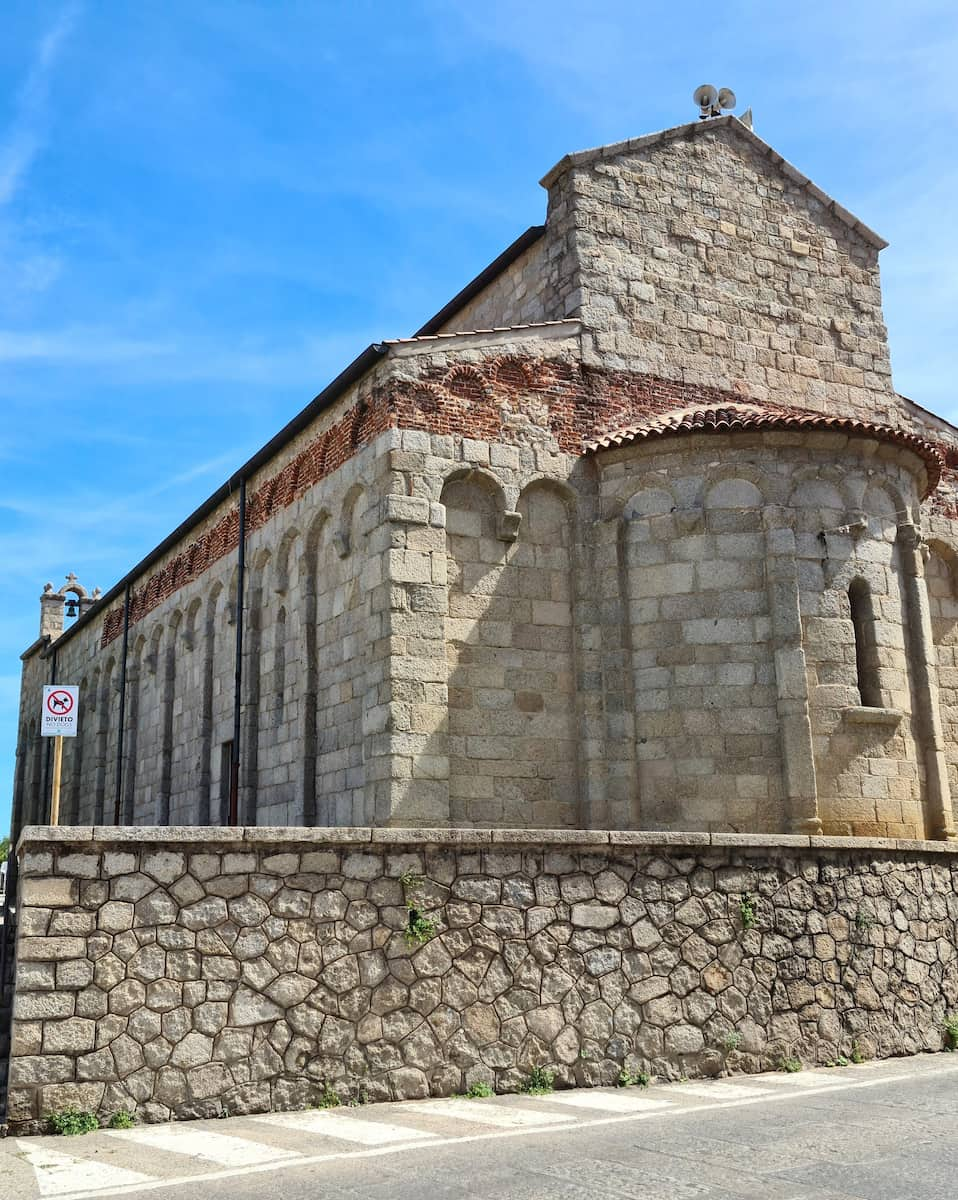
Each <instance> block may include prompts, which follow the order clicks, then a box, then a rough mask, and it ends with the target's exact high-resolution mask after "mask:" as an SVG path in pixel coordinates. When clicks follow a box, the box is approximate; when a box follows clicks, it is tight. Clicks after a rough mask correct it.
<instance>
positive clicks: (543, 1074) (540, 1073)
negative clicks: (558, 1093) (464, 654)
mask: <svg viewBox="0 0 958 1200" xmlns="http://www.w3.org/2000/svg"><path fill="white" fill-rule="evenodd" d="M554 1083H555V1071H550V1070H549V1068H548V1067H533V1068H532V1070H531V1071H530V1072H529V1078H528V1079H527V1080H526V1081H525V1083H524V1084H523V1086H522V1088H521V1090H522V1091H523V1092H525V1093H526V1095H528V1096H544V1095H545V1094H546V1093H547V1092H551V1091H552V1085H553V1084H554Z"/></svg>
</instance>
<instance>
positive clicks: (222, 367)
mask: <svg viewBox="0 0 958 1200" xmlns="http://www.w3.org/2000/svg"><path fill="white" fill-rule="evenodd" d="M382 336H383V333H382V331H378V332H377V331H374V330H372V329H360V330H356V331H353V332H342V333H336V334H331V335H322V334H318V333H310V332H304V333H301V334H299V335H298V336H295V337H292V338H289V339H283V340H272V339H269V338H267V337H263V336H255V337H254V336H249V337H246V338H242V337H237V336H236V335H235V334H234V335H231V336H230V337H228V338H227V337H226V336H225V335H224V336H223V337H222V338H217V337H212V336H206V337H198V336H196V335H195V334H193V333H185V332H183V331H182V330H176V329H175V330H170V331H164V332H162V333H161V334H160V336H158V337H156V338H153V339H151V338H138V337H136V336H127V335H125V334H123V333H116V332H114V331H113V330H111V329H107V328H101V327H96V326H70V327H67V328H63V329H46V330H33V331H29V330H27V331H20V330H11V329H6V330H4V329H0V363H7V364H8V365H10V366H11V367H14V366H20V367H22V368H30V367H32V366H36V367H38V368H42V369H43V370H44V371H47V370H49V368H50V367H57V366H59V367H62V368H69V367H75V368H83V369H86V370H88V371H93V370H95V369H97V368H102V369H104V370H108V371H109V373H110V379H111V383H113V384H116V383H120V382H122V383H124V384H130V385H136V384H156V383H174V382H175V383H191V382H214V381H215V382H220V383H245V384H260V385H263V386H270V387H275V386H277V385H281V386H290V387H296V388H297V389H302V394H303V395H304V396H305V397H306V399H309V398H310V396H309V395H307V393H310V394H312V393H313V392H314V391H317V390H318V389H319V387H321V386H322V385H323V384H324V383H326V382H327V380H328V378H330V377H331V376H332V375H333V374H336V373H338V371H340V370H341V369H342V367H343V366H344V365H345V364H346V363H347V362H348V361H349V360H350V359H351V358H353V357H355V355H356V354H358V353H359V351H360V350H361V349H362V348H363V347H364V346H366V345H368V344H369V342H371V341H375V340H376V339H377V337H382ZM7 386H8V387H12V386H13V385H12V384H10V383H9V381H8V384H7ZM14 390H15V389H14ZM304 403H305V401H304Z"/></svg>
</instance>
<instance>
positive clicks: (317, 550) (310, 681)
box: [298, 509, 329, 825]
mask: <svg viewBox="0 0 958 1200" xmlns="http://www.w3.org/2000/svg"><path fill="white" fill-rule="evenodd" d="M328 525H329V513H328V511H326V510H325V509H321V510H320V511H319V512H318V513H316V514H315V516H314V517H313V519H312V521H311V522H310V523H309V525H308V527H307V529H306V535H305V539H304V543H303V552H302V559H301V562H300V567H299V577H300V585H301V586H300V594H301V596H302V640H301V646H302V659H303V669H302V680H303V688H302V698H301V704H302V730H303V736H302V754H301V764H302V766H301V775H300V778H299V794H298V803H299V805H300V807H301V811H302V814H303V824H304V825H315V824H316V748H317V741H316V739H317V728H318V722H317V715H316V703H317V689H318V687H319V671H318V665H317V638H316V621H317V609H316V599H317V590H318V588H319V576H320V569H321V567H322V566H324V565H325V546H326V543H327V541H328V532H327V530H328ZM321 556H322V558H323V561H322V562H321Z"/></svg>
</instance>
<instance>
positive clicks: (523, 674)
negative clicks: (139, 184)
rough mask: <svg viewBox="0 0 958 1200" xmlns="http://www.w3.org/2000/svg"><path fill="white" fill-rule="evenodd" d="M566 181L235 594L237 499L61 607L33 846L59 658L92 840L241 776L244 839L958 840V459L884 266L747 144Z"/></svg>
mask: <svg viewBox="0 0 958 1200" xmlns="http://www.w3.org/2000/svg"><path fill="white" fill-rule="evenodd" d="M544 184H545V186H546V187H547V188H548V190H549V208H548V216H547V222H546V226H545V227H544V229H537V230H533V231H531V234H527V235H524V237H523V238H521V239H520V240H519V242H518V243H516V244H514V246H513V248H511V250H510V251H509V252H507V253H506V254H505V255H503V256H500V259H499V260H497V262H496V264H495V265H494V266H493V268H492V269H490V270H488V271H486V272H483V273H482V275H481V276H480V277H479V282H478V283H477V284H475V286H473V285H470V286H468V287H467V288H466V289H465V290H464V292H463V293H460V296H459V297H458V298H456V299H455V300H454V301H452V302H450V304H448V305H446V306H444V308H443V309H442V310H441V311H440V313H439V314H437V316H436V318H434V319H433V320H432V321H431V322H429V323H428V325H427V326H426V327H424V328H426V329H427V330H428V331H429V332H428V333H427V334H425V335H423V336H421V337H414V338H411V339H401V340H397V341H393V342H388V343H384V344H382V345H380V346H376V347H371V348H370V349H369V350H368V351H366V352H364V353H363V354H362V355H360V356H359V358H357V359H356V360H355V362H354V363H353V364H352V366H351V367H349V368H347V370H346V371H345V372H343V374H342V375H340V376H339V378H338V379H337V380H336V381H334V383H333V384H331V385H330V387H329V388H327V389H325V390H324V392H323V393H321V394H320V396H318V397H317V398H316V399H315V400H314V401H313V402H312V403H311V404H310V405H309V406H308V407H307V408H306V409H305V410H304V411H303V413H302V414H300V416H299V417H298V418H296V419H295V420H294V421H293V422H292V423H291V424H290V425H289V426H287V427H286V429H285V430H283V431H281V432H280V433H279V434H278V435H277V436H276V438H274V439H272V440H271V441H270V442H269V443H268V444H267V446H265V447H264V448H263V450H262V451H260V452H259V453H258V454H257V455H255V456H254V458H253V459H251V460H250V461H249V462H248V463H247V464H246V466H245V467H243V468H241V469H240V471H239V472H238V473H237V474H236V475H235V476H233V477H232V478H231V483H235V482H236V480H238V479H239V478H240V477H241V476H242V478H243V480H244V481H245V482H244V487H245V496H246V500H247V515H248V518H249V520H248V527H247V536H246V538H245V540H244V549H245V552H246V559H245V562H246V571H245V574H244V576H243V586H242V591H241V589H240V572H239V562H238V559H239V544H238V537H239V529H238V512H237V509H236V497H235V496H234V495H231V494H230V492H229V488H228V487H223V488H221V489H220V490H219V491H218V492H217V493H215V494H214V496H213V497H212V498H211V500H210V502H209V503H208V505H204V506H203V508H202V509H201V510H199V511H198V513H197V514H196V515H195V518H191V519H190V520H189V521H188V522H187V523H186V524H185V525H184V526H182V527H181V528H180V529H179V530H177V531H174V533H173V534H172V535H171V536H170V538H169V539H167V540H166V541H164V542H163V543H162V544H161V545H160V546H159V547H158V548H157V549H156V550H155V551H154V553H153V554H151V555H150V556H149V558H148V559H147V560H145V561H144V563H143V564H141V566H140V567H139V568H136V569H135V570H134V572H133V573H132V575H131V576H130V577H128V579H127V580H124V582H123V584H122V585H115V586H114V587H113V588H112V589H110V590H109V591H108V592H107V596H106V598H105V599H104V600H103V601H102V602H100V603H93V602H92V597H91V598H88V600H89V601H90V603H89V605H87V600H84V598H83V597H81V616H80V617H79V619H78V621H77V622H76V623H75V624H74V625H73V626H72V627H71V628H69V629H65V630H64V629H63V618H64V606H63V603H62V599H63V596H62V593H59V592H54V591H53V589H52V586H51V588H50V590H49V591H46V590H45V591H44V596H43V599H42V601H41V604H42V621H41V627H40V635H41V636H40V638H39V639H38V640H37V641H36V642H35V643H34V644H33V646H31V647H30V648H29V649H28V650H27V651H26V653H25V655H24V668H23V682H22V688H21V703H20V717H19V732H18V756H17V767H16V775H15V788H14V830H15V831H16V830H19V829H20V828H22V827H23V826H24V825H26V824H30V823H33V822H36V821H39V820H42V819H43V818H44V816H45V812H46V804H47V797H48V794H49V771H48V769H47V766H46V765H45V764H46V761H47V758H46V754H45V749H44V745H43V742H42V739H41V737H40V735H39V730H38V714H39V712H40V708H41V694H42V688H43V686H44V684H46V683H48V682H49V681H50V678H51V668H52V669H53V670H55V672H56V678H57V680H58V681H60V682H62V683H67V682H72V683H75V684H76V685H77V686H78V687H79V689H80V701H79V704H80V710H81V712H82V713H83V718H82V721H81V728H80V734H79V736H78V737H77V738H75V739H71V744H70V745H69V746H67V747H66V752H65V755H64V762H63V775H64V780H65V783H64V797H63V807H62V815H63V817H64V819H65V820H66V821H67V823H82V822H85V821H86V822H89V823H91V824H101V823H102V822H103V821H104V820H105V819H108V818H109V816H111V815H113V814H114V813H116V814H117V819H118V821H121V822H123V823H124V824H132V825H145V824H150V823H154V822H155V823H157V824H160V825H176V824H181V823H185V822H196V823H197V824H200V825H206V824H209V823H210V822H211V821H216V820H221V821H225V820H227V814H228V812H229V801H230V798H231V797H232V795H233V785H234V783H235V784H236V796H237V799H238V803H239V814H240V816H239V819H240V820H241V821H243V822H244V823H245V824H250V825H266V824H270V823H272V824H276V825H294V824H298V823H301V824H303V825H305V826H312V825H317V824H319V825H340V824H341V825H347V826H351V825H361V826H365V825H368V824H375V825H378V826H390V825H392V826H413V825H414V826H429V827H433V826H440V825H442V826H447V825H448V826H463V825H472V826H475V827H477V828H491V827H497V828H500V827H501V828H508V827H510V826H515V825H520V824H521V825H523V826H526V827H529V826H535V827H541V828H544V829H548V828H556V827H568V828H600V829H601V828H619V829H649V828H662V829H670V830H674V829H686V830H689V829H694V830H706V831H726V830H730V831H741V830H751V831H753V832H763V833H765V832H773V831H775V830H783V831H784V830H787V831H789V832H796V833H802V834H809V835H812V834H819V833H826V834H829V835H847V834H854V835H857V836H869V837H871V836H883V837H910V836H915V837H921V836H933V837H941V838H950V837H954V836H955V830H954V822H953V817H952V805H951V793H952V791H954V790H955V788H956V787H958V761H956V760H955V756H954V751H953V750H952V749H950V747H952V746H953V745H954V744H955V743H956V739H958V711H956V709H955V706H954V704H953V703H952V699H953V697H952V691H953V679H952V672H953V670H954V661H953V659H954V650H953V646H952V642H953V640H954V636H955V622H956V621H958V616H956V612H955V611H954V605H955V596H956V595H958V570H956V563H958V551H956V546H958V541H956V536H955V526H954V514H955V513H956V511H958V509H956V495H958V493H956V488H955V483H956V474H955V470H956V466H958V434H956V430H955V428H954V427H953V426H951V425H949V424H948V423H947V422H946V421H944V420H941V419H939V418H937V417H935V416H934V415H933V414H931V413H928V412H926V411H924V410H922V409H920V408H919V407H918V406H917V405H914V404H912V403H911V402H910V401H908V400H906V399H905V398H903V397H901V396H898V395H897V394H896V393H895V391H894V389H893V387H892V384H891V376H890V368H889V355H888V347H887V344H886V343H887V339H886V332H885V328H884V324H883V321H882V317H881V309H880V290H879V274H878V252H879V250H880V249H881V247H882V246H883V245H884V243H883V242H882V240H881V238H879V237H878V236H877V235H875V234H873V233H871V232H870V231H869V230H868V229H867V228H865V227H864V226H862V225H861V223H860V222H858V221H857V220H856V218H854V217H853V216H852V215H851V214H849V213H848V212H846V211H845V210H844V209H842V208H841V207H840V206H839V205H836V204H835V203H834V202H833V201H832V200H831V199H830V198H829V197H827V196H825V194H824V193H822V192H821V191H820V189H818V188H816V187H815V186H814V185H813V184H811V182H810V181H809V180H808V179H807V178H806V177H805V176H804V175H802V174H801V172H798V171H797V170H796V169H795V168H793V167H791V166H789V164H787V163H785V162H784V161H783V160H782V159H781V157H780V156H779V155H778V154H777V153H776V152H775V151H773V150H772V149H771V147H769V146H767V145H765V143H763V142H761V140H760V139H758V138H757V137H756V136H755V135H754V134H753V133H752V132H751V131H749V130H747V129H745V127H744V126H742V125H741V123H739V122H737V121H736V120H735V119H734V118H718V119H716V120H714V121H709V122H693V123H691V124H689V125H685V126H681V127H679V128H677V129H673V130H669V131H665V132H663V133H661V134H656V135H652V136H650V137H646V138H641V139H638V140H631V141H629V142H625V143H619V144H617V145H614V146H607V147H603V148H601V149H599V150H596V151H588V152H584V153H581V154H576V155H573V156H571V157H568V158H566V159H563V160H562V162H561V163H560V164H558V165H557V167H556V168H555V169H554V170H553V171H551V172H550V173H549V175H548V176H547V177H546V179H545V180H544ZM457 305H459V307H458V308H457ZM520 321H521V322H528V324H525V325H517V324H515V323H516V322H520ZM477 323H479V324H481V325H482V326H483V328H481V329H479V330H476V329H475V325H476V324H477ZM470 325H471V326H473V331H472V332H470V331H469V329H468V326H470ZM729 411H734V412H739V413H743V412H749V413H751V414H752V416H751V417H749V418H748V419H747V420H746V419H744V418H743V419H741V420H738V421H729V420H727V419H726V418H727V414H728V412H729ZM691 414H697V415H691ZM782 414H785V415H786V416H787V419H788V422H790V423H789V424H787V427H786V421H785V419H784V418H783V416H782ZM796 414H798V415H796ZM858 423H861V424H858ZM876 425H878V426H881V427H882V428H876V427H875V426H876ZM651 426H658V427H659V428H660V431H661V430H662V429H664V428H666V427H667V429H668V431H669V432H668V435H667V436H662V437H661V438H659V439H658V440H657V441H655V442H654V443H653V442H652V441H651V440H650V439H649V437H648V436H646V435H648V434H649V433H650V432H651V430H650V427H651ZM690 426H694V427H696V428H697V429H699V432H693V430H692V429H691V428H690ZM799 426H800V427H799ZM866 426H867V427H866ZM628 427H639V428H637V429H635V436H634V437H633V438H631V439H629V440H628V444H626V442H625V440H623V438H622V437H621V436H620V437H612V436H609V435H613V434H615V433H616V432H617V431H618V432H619V433H620V434H621V431H622V430H623V429H624V428H628ZM613 443H615V444H614V445H613ZM929 443H931V446H929ZM941 459H943V460H944V462H945V470H944V473H943V476H942V478H941V480H940V482H939V483H938V487H937V488H934V484H935V481H936V478H937V476H938V472H939V460H941ZM733 466H734V469H735V477H734V478H733V477H732V476H731V475H730V474H729V471H730V469H731V468H732V467H733ZM932 488H934V490H933V491H932V494H931V496H928V492H929V490H930V489H932ZM926 559H927V561H928V564H929V571H930V573H931V576H932V577H933V579H934V581H935V595H934V602H933V603H932V601H931V598H930V596H929V592H928V588H927V587H926V582H925V562H926ZM128 582H129V584H130V592H129V595H130V596H131V598H132V605H131V609H128V610H127V611H128V612H130V616H131V618H132V627H131V628H130V630H129V634H130V636H129V637H128V638H126V639H121V638H119V637H118V635H119V634H120V633H121V628H122V624H123V611H122V608H121V595H123V594H126V588H125V585H126V584H127V583H128ZM85 605H86V607H84V606H85ZM240 613H242V615H243V620H242V622H241V623H240V622H239V621H238V620H237V617H238V616H239V615H240ZM240 634H241V637H238V635H240ZM238 643H239V644H238ZM237 668H239V670H237ZM942 689H944V691H945V693H946V696H947V699H946V701H945V702H944V703H941V704H940V703H939V693H940V691H941V690H942ZM237 739H238V740H237ZM234 763H235V764H236V765H237V766H238V778H234V777H233V764H234Z"/></svg>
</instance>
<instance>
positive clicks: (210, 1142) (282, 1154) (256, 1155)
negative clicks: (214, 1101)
mask: <svg viewBox="0 0 958 1200" xmlns="http://www.w3.org/2000/svg"><path fill="white" fill-rule="evenodd" d="M108 1136H109V1137H113V1138H120V1139H122V1140H123V1141H125V1142H134V1143H136V1144H137V1145H138V1146H149V1147H150V1148H151V1149H152V1150H168V1151H170V1152H171V1153H173V1154H187V1155H189V1156H190V1157H191V1158H199V1159H203V1160H204V1161H205V1162H213V1163H216V1164H217V1165H218V1166H221V1167H245V1166H249V1165H250V1164H252V1163H261V1162H272V1161H274V1160H275V1161H279V1160H280V1159H290V1158H300V1157H302V1156H301V1155H300V1154H299V1152H298V1151H296V1150H280V1149H277V1148H276V1147H275V1146H267V1145H264V1144H261V1143H259V1142H251V1141H248V1140H247V1139H246V1138H238V1137H232V1136H230V1135H229V1134H225V1133H212V1132H211V1131H210V1130H208V1129H202V1130H193V1129H184V1128H183V1127H182V1126H180V1125H150V1126H147V1127H146V1128H145V1129H124V1130H122V1131H116V1130H110V1131H109V1133H108Z"/></svg>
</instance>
